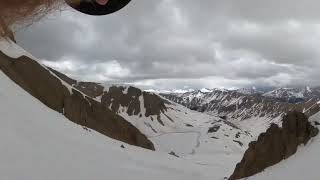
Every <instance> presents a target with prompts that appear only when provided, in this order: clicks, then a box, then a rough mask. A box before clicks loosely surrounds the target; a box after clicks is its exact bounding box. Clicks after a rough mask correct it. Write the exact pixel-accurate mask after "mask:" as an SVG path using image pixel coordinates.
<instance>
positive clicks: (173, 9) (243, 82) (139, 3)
mask: <svg viewBox="0 0 320 180" xmlns="http://www.w3.org/2000/svg"><path fill="white" fill-rule="evenodd" d="M319 7H320V2H319V1H316V0H303V1H301V0H281V1H278V0H267V1H255V0H241V1H240V0H198V1H195V0H132V2H131V3H130V4H129V5H128V6H127V7H125V8H124V9H122V10H121V11H119V12H117V13H115V14H112V15H108V16H102V17H94V16H87V15H83V14H81V13H79V12H76V11H74V10H71V9H66V10H64V11H62V12H57V13H54V14H52V15H50V16H49V17H47V18H45V19H43V20H41V21H40V22H37V23H36V24H34V25H32V26H30V27H27V28H23V29H20V30H19V31H18V34H17V40H18V43H19V44H21V45H22V46H23V47H24V48H25V49H27V50H29V51H31V53H33V54H34V55H35V56H37V57H39V58H40V59H42V60H43V62H44V63H45V64H47V65H48V66H51V67H53V68H55V69H57V70H60V71H62V72H64V73H66V74H68V75H70V76H72V77H74V78H77V79H80V80H87V81H98V82H105V83H126V84H133V85H135V86H139V87H143V88H146V89H149V88H155V89H181V88H184V89H187V88H193V89H198V88H203V87H208V88H213V87H225V88H231V87H247V86H291V85H311V86H317V85H320V78H319V77H320V58H319V57H320V11H319Z"/></svg>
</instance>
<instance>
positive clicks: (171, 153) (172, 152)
mask: <svg viewBox="0 0 320 180" xmlns="http://www.w3.org/2000/svg"><path fill="white" fill-rule="evenodd" d="M169 154H170V155H172V156H175V157H177V158H179V156H178V155H177V154H176V153H175V152H174V151H171V152H170V153H169Z"/></svg>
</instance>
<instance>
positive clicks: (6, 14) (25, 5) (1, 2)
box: [0, 0, 62, 38]
mask: <svg viewBox="0 0 320 180" xmlns="http://www.w3.org/2000/svg"><path fill="white" fill-rule="evenodd" d="M61 1H62V0H0V38H3V37H9V36H10V35H11V33H12V28H13V26H15V25H28V24H31V23H32V22H34V21H36V20H39V19H40V18H42V17H43V16H45V15H46V14H48V13H49V12H50V11H52V10H54V9H56V8H57V7H59V6H60V4H61Z"/></svg>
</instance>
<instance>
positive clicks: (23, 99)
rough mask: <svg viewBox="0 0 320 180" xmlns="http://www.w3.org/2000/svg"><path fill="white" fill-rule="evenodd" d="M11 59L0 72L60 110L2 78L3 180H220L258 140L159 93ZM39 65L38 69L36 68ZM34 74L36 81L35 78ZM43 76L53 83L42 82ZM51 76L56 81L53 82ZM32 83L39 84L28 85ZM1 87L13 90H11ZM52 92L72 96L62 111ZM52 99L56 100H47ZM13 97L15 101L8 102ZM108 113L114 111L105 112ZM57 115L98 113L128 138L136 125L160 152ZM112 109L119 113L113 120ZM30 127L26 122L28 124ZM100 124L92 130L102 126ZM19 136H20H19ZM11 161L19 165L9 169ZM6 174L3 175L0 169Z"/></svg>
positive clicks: (3, 58)
mask: <svg viewBox="0 0 320 180" xmlns="http://www.w3.org/2000/svg"><path fill="white" fill-rule="evenodd" d="M10 45H11V44H10ZM12 45H14V46H16V45H15V44H12ZM11 48H12V47H11ZM11 48H7V49H8V50H10V51H12V52H13V54H14V53H15V50H18V49H19V48H18V46H16V47H14V48H13V49H11ZM15 48H16V49H15ZM3 51H4V53H6V51H5V50H3ZM20 55H23V53H22V54H20ZM7 60H8V57H6V56H5V55H3V54H2V55H1V56H0V69H2V70H5V72H6V74H7V75H10V78H11V79H12V78H13V79H14V80H15V82H16V83H18V84H19V85H22V86H23V87H24V88H25V89H26V90H30V89H31V93H30V91H28V93H30V94H32V95H34V96H35V97H37V98H38V99H39V100H41V102H43V103H44V104H45V105H47V106H51V107H50V108H51V109H54V110H56V109H55V108H57V110H56V111H53V110H51V109H49V108H47V107H46V106H45V105H44V104H42V103H40V102H39V101H38V100H36V98H34V97H32V96H31V95H29V94H28V93H26V92H25V91H23V90H22V89H21V88H19V87H18V86H17V85H16V84H14V83H13V82H12V81H11V80H9V79H8V78H7V77H6V76H5V75H4V74H3V73H1V79H0V84H1V88H2V92H1V93H2V98H3V99H4V100H3V101H2V98H1V100H0V104H1V106H0V107H2V109H1V113H2V114H5V115H6V120H7V121H8V122H4V124H6V126H3V127H6V129H7V130H3V131H2V133H3V134H1V133H0V134H1V135H2V138H5V139H10V142H9V141H8V142H7V144H5V147H7V148H6V149H5V150H3V151H4V152H1V153H2V154H3V155H4V156H3V157H1V156H0V158H3V160H2V162H3V164H9V165H8V166H5V167H3V171H4V172H5V173H3V176H4V179H5V178H8V179H12V178H14V179H25V178H27V179H50V178H51V179H82V178H83V179H90V178H92V177H97V178H94V179H100V178H101V179H127V178H126V177H130V179H147V178H149V177H151V176H152V177H154V176H156V177H154V178H153V179H163V178H166V179H196V178H198V179H209V178H210V179H222V178H223V177H226V176H227V175H229V174H230V173H231V172H232V170H233V168H234V166H235V164H236V162H238V161H239V160H240V158H241V157H242V154H243V153H244V150H245V149H246V146H247V144H248V142H249V141H251V138H252V137H251V136H250V134H249V133H247V132H246V131H244V130H242V129H240V128H239V127H237V126H236V125H234V124H232V123H230V122H228V121H225V120H223V119H220V118H218V117H214V116H211V115H207V114H202V113H199V112H196V111H191V110H189V109H187V108H185V107H183V106H181V105H178V104H175V103H173V102H170V101H167V100H165V99H163V98H161V97H159V96H158V95H156V94H152V93H146V92H143V91H141V90H139V89H137V88H134V87H108V88H106V87H103V86H101V85H99V84H97V83H86V82H77V81H75V80H72V79H70V78H69V79H68V78H67V77H66V76H65V77H64V78H63V77H62V74H60V76H59V75H57V74H58V73H57V72H54V71H52V70H50V69H47V68H46V67H43V66H41V65H39V64H38V62H35V61H34V60H32V59H28V58H26V57H20V58H18V59H14V60H11V59H10V58H9V60H8V61H10V62H12V63H11V64H10V63H7V62H6V61H7ZM30 62H31V65H30ZM9 64H10V65H9ZM11 65H12V66H11ZM30 67H31V69H29V68H30ZM34 67H36V68H39V69H36V70H37V71H34V69H33V68H34ZM15 68H17V69H15ZM38 70H39V71H38ZM39 72H40V73H39ZM43 72H44V73H45V74H42V73H43ZM20 73H21V74H20ZM30 73H33V75H32V74H30ZM34 73H36V74H37V75H38V76H34ZM17 74H18V75H21V76H17V77H16V78H15V76H14V75H17ZM42 75H44V76H42ZM43 77H50V79H49V80H48V79H41V78H43ZM52 79H53V81H54V82H55V83H53V84H47V83H48V82H52ZM29 80H32V81H33V82H34V84H29V83H30V81H29ZM56 81H57V82H58V83H56ZM2 84H4V85H8V86H7V87H8V88H6V86H2ZM46 85H48V87H47V86H46ZM60 86H62V88H60ZM42 88H43V89H42ZM32 90H34V91H32ZM51 90H55V92H54V93H57V94H58V95H59V94H60V90H61V91H62V92H63V96H62V98H65V96H66V97H68V99H67V101H63V102H64V103H62V105H63V106H60V105H61V104H60V103H58V104H56V106H53V105H52V103H50V102H56V100H59V98H60V97H58V98H57V97H56V96H55V95H52V94H50V93H49V94H46V92H51ZM13 94H15V95H13ZM20 94H21V95H20ZM39 94H40V95H41V96H38V95H39ZM69 96H71V97H69ZM49 97H50V98H52V99H49V100H48V99H47V98H49ZM15 98H17V99H15ZM69 98H70V99H69ZM79 98H80V99H79ZM8 99H10V102H9V103H7V102H6V100H8ZM58 102H60V101H58ZM65 103H67V105H68V106H65V105H66V104H65ZM8 104H9V105H8ZM17 104H18V105H17ZM53 104H54V103H53ZM83 104H85V106H83ZM99 104H103V106H102V105H101V106H100V105H99ZM78 105H79V106H78ZM15 108H16V109H17V108H18V109H19V110H18V111H17V112H19V113H12V111H13V109H15ZM60 108H61V109H60ZM78 110H80V111H78ZM97 110H99V111H97ZM102 110H103V112H102ZM104 111H106V112H107V113H108V114H104ZM15 112H16V111H15ZM59 112H60V113H63V114H64V115H65V116H66V117H68V118H69V117H70V116H74V120H75V121H76V123H78V124H82V123H87V122H88V120H89V122H90V121H91V120H92V119H90V118H92V117H99V116H100V115H101V118H107V119H103V120H106V122H108V121H107V120H108V119H110V120H112V122H115V124H116V125H119V126H113V125H111V126H110V125H108V126H106V128H109V130H110V131H111V132H112V133H114V135H116V136H113V137H116V138H117V137H118V136H128V137H134V135H135V134H134V135H130V131H131V130H132V129H131V128H132V127H137V129H139V130H140V131H141V132H143V133H145V134H146V135H147V136H148V138H150V139H151V141H152V142H153V143H154V145H155V146H156V150H157V151H156V152H154V153H153V152H150V151H146V150H142V149H139V148H136V147H132V146H129V145H125V149H122V148H120V146H121V145H122V144H123V143H121V142H118V141H115V140H111V139H109V138H107V137H104V136H102V135H100V134H98V133H96V132H94V131H93V130H90V129H88V128H86V127H83V128H82V127H81V126H78V125H75V124H73V123H72V122H70V121H68V119H66V118H65V117H63V116H62V114H59ZM94 112H97V113H98V114H95V113H94ZM111 112H112V113H113V114H114V115H110V114H112V113H111ZM69 113H70V114H69ZM99 113H100V114H99ZM90 114H91V115H90ZM88 115H90V116H88ZM88 117H89V118H88ZM119 117H121V118H119ZM21 119H22V120H21ZM23 120H25V121H23ZM79 120H80V123H79ZM82 120H84V121H83V122H82ZM98 120H99V119H98ZM122 120H126V122H127V121H128V122H130V123H131V124H132V125H131V124H130V125H131V126H132V127H131V126H127V125H126V123H124V124H122V123H120V122H121V121H122ZM20 121H23V122H24V123H21V122H20ZM46 121H50V122H46ZM26 122H28V123H27V124H25V123H26ZM92 122H99V121H94V120H93V121H92ZM103 122H105V121H103ZM10 123H11V124H10ZM12 123H14V124H12ZM55 123H57V124H55ZM128 124H129V123H128ZM96 125H97V126H94V127H104V125H99V124H96ZM123 125H124V126H123ZM21 126H22V127H21ZM121 128H123V129H121ZM12 129H13V130H12ZM17 129H18V130H17ZM70 129H78V130H70ZM86 129H87V130H88V131H86ZM98 130H101V129H98ZM121 130H124V131H127V132H121ZM16 131H18V132H21V133H22V134H19V133H13V132H16ZM78 131H79V132H78ZM119 131H120V132H121V133H119ZM134 132H135V131H134ZM79 134H80V135H79ZM111 135H112V134H111ZM0 138H1V137H0ZM95 138H97V140H96V139H95ZM11 139H12V141H11ZM98 139H99V140H98ZM100 139H101V141H100ZM134 140H136V139H135V138H134ZM138 142H139V140H138ZM140 143H141V141H140ZM11 149H13V150H16V149H17V151H16V152H15V151H12V153H14V154H11V152H10V151H9V150H11ZM21 151H23V152H21ZM168 153H171V154H173V155H176V156H179V157H180V158H176V157H174V156H171V155H168ZM53 154H56V155H53ZM6 157H7V159H6ZM74 159H75V160H74ZM19 160H21V161H19ZM11 161H13V162H14V163H13V164H10V163H9V162H11ZM27 164H28V165H30V164H33V166H28V165H27ZM61 164H62V165H61ZM88 164H89V165H88ZM15 167H16V169H15ZM70 167H72V168H70ZM17 169H18V170H17ZM109 169H110V171H109ZM0 171H1V168H0ZM38 171H40V172H41V173H40V172H39V173H38ZM66 171H68V172H66ZM78 171H80V173H79V172H78ZM14 172H18V173H15V174H14ZM35 172H37V173H35ZM110 172H112V173H110ZM85 173H86V174H85ZM0 174H1V175H2V173H1V172H0ZM1 175H0V176H1ZM54 175H55V176H54ZM47 177H48V178H47Z"/></svg>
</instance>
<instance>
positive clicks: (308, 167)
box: [248, 113, 320, 180]
mask: <svg viewBox="0 0 320 180" xmlns="http://www.w3.org/2000/svg"><path fill="white" fill-rule="evenodd" d="M310 121H311V122H320V113H317V114H315V115H313V116H311V117H310ZM317 124H318V123H317ZM319 152H320V137H319V136H316V137H314V138H313V139H312V140H311V142H309V143H308V144H307V145H306V146H301V147H300V148H299V150H298V152H297V153H296V154H295V155H293V156H291V157H290V158H288V159H286V160H284V161H282V162H280V163H279V164H277V165H274V166H272V167H270V168H268V169H266V170H265V171H264V172H262V173H260V174H257V175H255V176H253V177H250V178H248V179H250V180H269V179H290V180H301V179H310V180H312V179H319V177H320V175H319V168H318V164H319V162H320V156H319Z"/></svg>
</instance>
